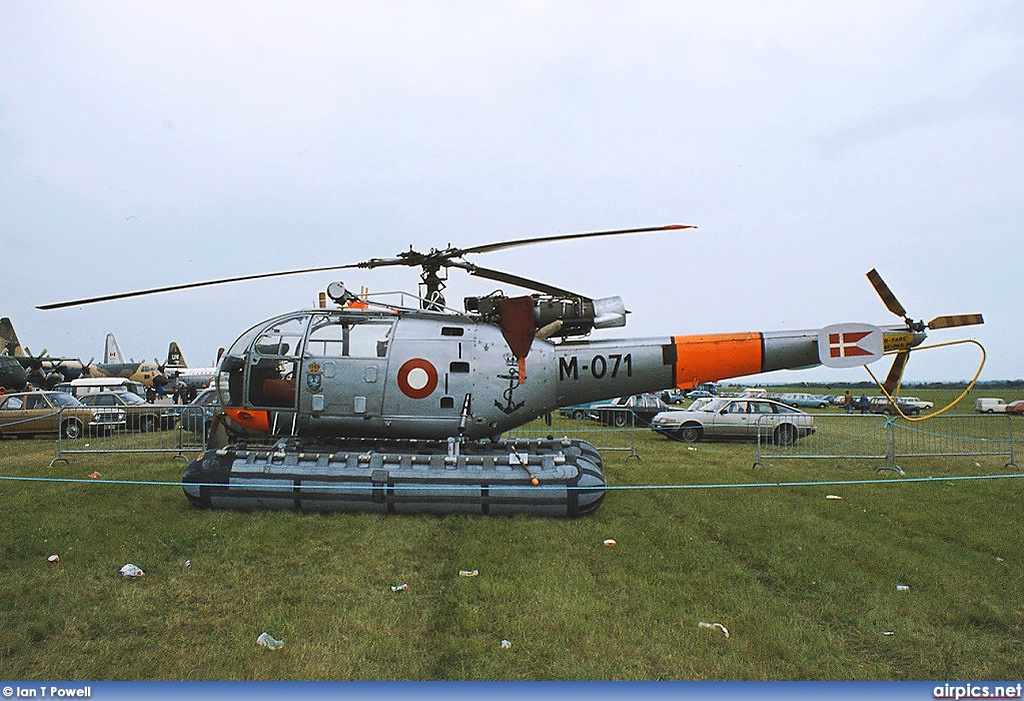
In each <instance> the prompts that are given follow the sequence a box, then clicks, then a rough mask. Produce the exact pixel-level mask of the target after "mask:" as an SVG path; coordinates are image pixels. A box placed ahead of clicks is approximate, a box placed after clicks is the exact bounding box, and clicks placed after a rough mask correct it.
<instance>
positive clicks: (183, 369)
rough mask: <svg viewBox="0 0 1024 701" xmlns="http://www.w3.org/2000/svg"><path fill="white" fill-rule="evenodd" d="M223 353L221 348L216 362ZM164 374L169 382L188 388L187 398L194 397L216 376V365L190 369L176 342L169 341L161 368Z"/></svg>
mask: <svg viewBox="0 0 1024 701" xmlns="http://www.w3.org/2000/svg"><path fill="white" fill-rule="evenodd" d="M223 353H224V349H223V348H221V349H220V352H219V353H217V360H218V361H220V356H221V355H222V354H223ZM162 370H163V372H164V374H165V375H166V376H167V378H168V380H169V381H170V382H172V383H173V382H178V381H180V382H183V383H184V384H185V386H186V387H187V388H188V396H189V397H194V396H195V394H196V393H198V392H199V390H201V389H203V388H205V387H209V386H210V385H211V384H212V382H213V379H214V378H215V377H216V376H217V367H216V365H214V366H212V367H205V368H190V367H189V366H188V363H186V362H185V356H184V354H183V353H182V352H181V348H179V347H178V344H177V342H175V341H171V343H170V345H169V346H168V347H167V362H166V363H164V365H163V366H162Z"/></svg>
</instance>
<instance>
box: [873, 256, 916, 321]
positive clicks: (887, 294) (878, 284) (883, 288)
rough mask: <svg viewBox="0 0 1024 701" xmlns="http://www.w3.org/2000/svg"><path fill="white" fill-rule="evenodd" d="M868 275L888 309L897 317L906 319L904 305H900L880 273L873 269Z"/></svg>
mask: <svg viewBox="0 0 1024 701" xmlns="http://www.w3.org/2000/svg"><path fill="white" fill-rule="evenodd" d="M867 275H868V280H870V281H871V284H872V286H874V288H875V292H877V293H878V296H879V297H881V298H882V302H883V303H884V304H885V306H886V308H887V309H888V310H889V311H891V312H892V313H893V314H895V315H896V316H901V317H903V318H906V317H907V310H906V309H904V308H903V305H902V304H900V301H899V300H898V299H896V295H894V294H893V293H892V290H890V289H889V286H888V285H886V284H885V280H883V279H882V276H881V275H879V274H878V271H877V270H875V269H874V268H872V269H871V270H869V271H868V273H867Z"/></svg>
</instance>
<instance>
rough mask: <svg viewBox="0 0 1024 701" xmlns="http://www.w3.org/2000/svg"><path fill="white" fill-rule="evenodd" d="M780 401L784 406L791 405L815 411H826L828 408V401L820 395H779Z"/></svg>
mask: <svg viewBox="0 0 1024 701" xmlns="http://www.w3.org/2000/svg"><path fill="white" fill-rule="evenodd" d="M778 400H779V401H780V402H782V403H783V404H789V405H790V406H795V407H811V408H814V409H824V408H825V407H827V406H828V400H827V399H826V398H825V397H823V396H821V395H820V394H798V393H789V394H782V395H779V398H778Z"/></svg>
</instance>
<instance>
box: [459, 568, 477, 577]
mask: <svg viewBox="0 0 1024 701" xmlns="http://www.w3.org/2000/svg"><path fill="white" fill-rule="evenodd" d="M479 575H480V570H459V576H460V577H477V576H479Z"/></svg>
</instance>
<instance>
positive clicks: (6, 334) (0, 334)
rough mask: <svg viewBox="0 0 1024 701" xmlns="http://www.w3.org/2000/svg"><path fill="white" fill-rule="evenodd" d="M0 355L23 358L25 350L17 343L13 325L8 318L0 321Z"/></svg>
mask: <svg viewBox="0 0 1024 701" xmlns="http://www.w3.org/2000/svg"><path fill="white" fill-rule="evenodd" d="M0 353H7V355H13V356H23V355H25V350H24V349H23V348H22V347H21V342H20V341H18V334H16V333H14V324H12V323H11V320H10V318H9V317H6V316H5V317H4V318H2V319H0Z"/></svg>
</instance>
